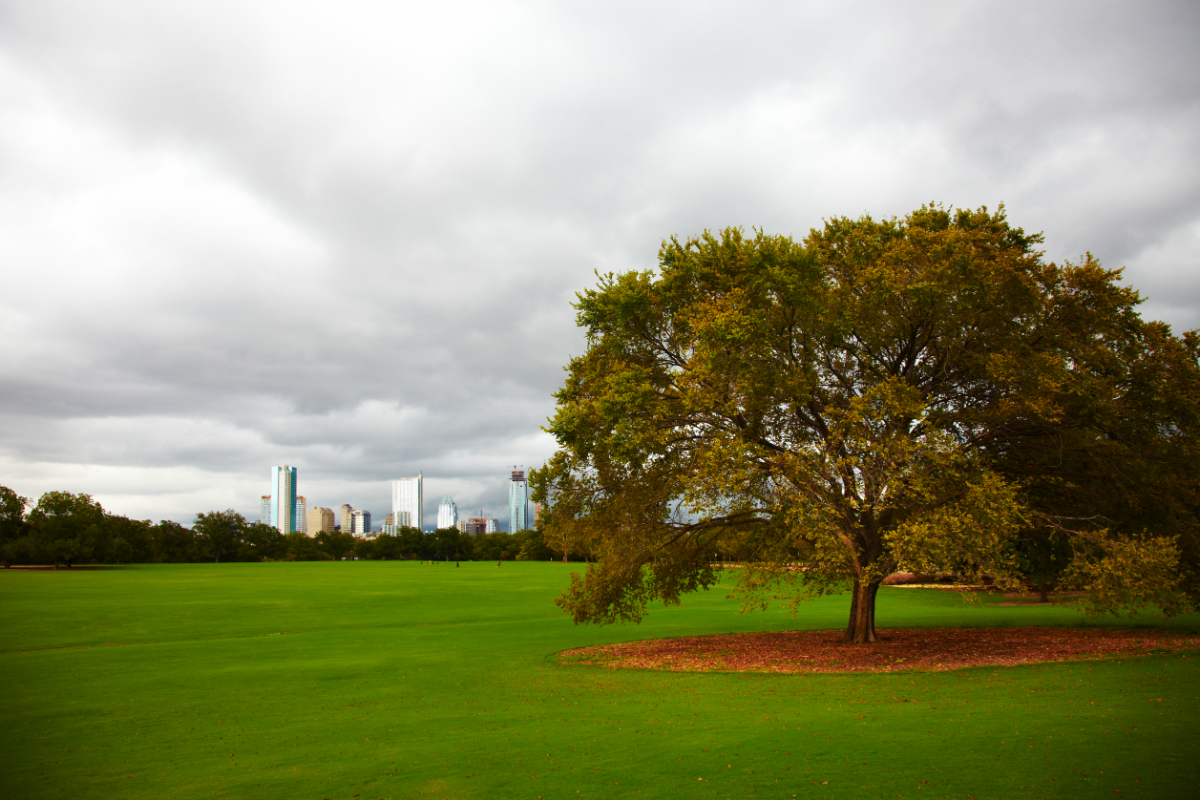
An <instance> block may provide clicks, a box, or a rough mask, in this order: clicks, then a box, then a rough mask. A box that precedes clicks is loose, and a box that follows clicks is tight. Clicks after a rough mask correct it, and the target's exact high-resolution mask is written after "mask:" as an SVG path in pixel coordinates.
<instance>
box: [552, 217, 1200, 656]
mask: <svg viewBox="0 0 1200 800" xmlns="http://www.w3.org/2000/svg"><path fill="white" fill-rule="evenodd" d="M1040 242H1041V236H1040V235H1030V234H1026V233H1025V232H1024V231H1023V230H1021V229H1020V228H1015V227H1012V226H1010V225H1009V224H1008V222H1007V220H1006V218H1005V214H1004V210H1003V208H1001V209H1000V210H999V211H997V212H995V213H992V212H989V211H988V210H987V209H979V210H977V211H970V210H959V211H954V212H949V211H946V210H944V209H942V208H939V207H923V208H921V209H920V210H918V211H916V212H914V213H912V214H910V215H909V216H907V217H906V218H904V219H902V220H896V219H891V220H882V221H877V220H874V219H871V218H870V217H864V218H862V219H857V220H854V219H847V218H835V219H832V220H830V221H828V222H827V223H826V224H825V226H824V228H823V229H821V230H814V231H812V232H811V233H810V235H809V236H808V237H807V238H806V239H805V240H804V242H803V243H797V242H795V241H793V240H791V239H790V238H787V237H780V236H767V235H765V234H763V233H761V232H760V233H757V234H756V235H754V236H751V237H747V236H745V235H744V234H743V233H742V232H741V231H739V230H733V229H730V230H725V231H723V232H721V233H720V234H719V235H712V234H708V233H706V234H705V235H703V236H701V237H698V238H694V239H689V240H687V241H683V242H681V241H679V240H676V239H672V240H671V241H669V242H665V243H664V244H663V246H662V249H661V251H660V254H659V268H658V270H657V271H656V272H651V271H647V272H630V273H626V274H622V275H616V276H614V275H607V276H603V277H602V278H601V279H600V285H599V287H598V288H596V289H592V290H588V291H585V292H584V293H582V294H581V295H580V296H579V302H578V304H577V306H576V307H577V309H578V320H579V324H580V325H581V326H582V327H584V328H585V329H586V331H587V336H588V349H587V352H586V353H584V354H583V355H581V356H579V357H577V358H575V359H573V360H572V361H571V363H570V365H569V368H568V372H569V376H568V378H567V381H566V384H565V385H564V386H563V388H562V389H561V390H560V391H559V392H558V393H557V395H556V397H557V399H558V410H557V413H556V414H555V416H554V418H553V419H552V420H551V424H550V427H549V430H550V432H551V433H553V434H554V436H555V437H556V438H557V440H558V442H559V445H560V449H559V450H558V452H557V453H556V454H555V455H554V456H553V458H552V459H551V460H550V461H549V462H548V463H547V464H546V465H545V467H543V468H542V469H541V470H537V471H536V472H535V473H534V477H533V483H534V499H535V500H536V501H538V502H541V503H543V504H545V505H546V506H547V508H546V509H545V510H544V511H543V530H544V531H545V533H546V538H547V541H548V542H550V543H551V544H552V546H554V545H557V546H560V547H561V546H563V543H571V546H578V545H579V544H580V543H586V546H587V547H589V548H590V549H591V551H592V552H593V553H594V554H595V555H596V556H597V563H596V564H594V565H592V566H591V567H590V568H589V569H588V571H587V572H586V574H585V575H584V577H582V578H579V577H578V576H576V577H573V578H572V583H571V586H570V588H569V589H568V590H567V591H566V592H565V593H564V594H563V596H561V597H560V598H559V601H558V602H559V603H560V605H562V606H563V607H564V608H565V609H566V610H567V611H568V612H569V613H571V614H572V615H573V616H574V618H575V619H576V621H596V622H611V621H615V620H618V619H625V620H636V619H639V618H640V616H641V615H642V614H643V613H644V612H645V609H646V605H647V603H648V602H649V601H651V600H653V599H661V600H664V601H666V602H668V603H672V602H678V600H679V597H680V595H681V594H682V593H684V592H688V591H694V590H696V589H700V588H706V587H708V586H710V585H712V584H713V583H714V582H715V581H716V579H717V571H716V569H715V567H714V566H713V565H712V563H711V562H712V559H713V557H714V555H715V554H716V553H717V552H719V551H730V550H735V551H737V552H739V553H743V554H749V555H750V558H749V563H748V566H747V568H746V569H744V570H741V571H740V572H739V576H740V578H739V582H740V589H741V591H743V592H745V593H746V597H747V599H748V602H750V603H759V602H763V601H765V600H767V599H769V598H770V597H772V596H774V597H780V596H783V597H787V598H788V599H789V600H790V601H792V602H794V601H796V600H798V599H799V598H802V597H804V596H807V595H810V594H814V593H815V594H820V593H825V592H832V591H842V590H843V589H844V588H846V587H849V588H850V589H851V593H852V594H851V603H850V619H849V622H848V625H847V628H846V638H847V639H848V640H850V641H854V642H870V641H874V640H875V597H876V592H877V591H878V588H879V586H880V584H881V582H882V581H883V579H884V577H885V576H886V575H888V574H889V573H890V572H892V571H893V570H896V569H898V568H908V569H913V570H916V571H922V572H929V571H953V572H957V573H959V574H961V575H962V576H964V577H965V578H966V579H968V580H971V579H979V578H981V577H982V575H983V574H984V573H985V572H986V573H988V574H989V575H990V576H992V577H994V578H995V579H997V580H998V581H1000V582H1001V583H1002V584H1004V583H1008V584H1015V582H1016V581H1017V580H1018V579H1019V578H1020V577H1021V575H1022V568H1023V566H1024V567H1028V565H1030V564H1031V563H1035V562H1036V560H1037V559H1036V558H1033V557H1032V556H1034V555H1036V553H1034V551H1035V550H1036V547H1037V546H1038V539H1037V536H1038V535H1039V534H1041V533H1045V532H1047V531H1053V532H1054V534H1055V535H1056V536H1061V537H1067V538H1068V539H1069V540H1070V541H1071V543H1072V548H1071V552H1072V559H1073V561H1072V564H1071V566H1070V574H1071V575H1072V576H1073V579H1074V580H1076V582H1078V583H1081V584H1086V585H1087V586H1088V587H1089V588H1091V589H1092V590H1093V592H1094V595H1095V596H1096V598H1098V599H1097V601H1096V607H1097V608H1099V609H1102V610H1103V609H1111V608H1115V607H1117V606H1120V605H1130V604H1133V605H1136V604H1139V603H1144V602H1153V603H1156V604H1158V605H1159V606H1162V607H1165V608H1166V609H1167V610H1168V611H1171V610H1178V609H1179V608H1181V607H1183V606H1186V605H1188V603H1189V599H1188V598H1186V597H1185V596H1184V594H1182V593H1181V592H1182V590H1183V589H1184V588H1185V587H1184V586H1183V585H1182V582H1181V579H1180V544H1179V542H1178V539H1177V536H1176V534H1178V533H1184V534H1185V538H1186V537H1192V538H1189V539H1188V541H1189V542H1194V534H1195V517H1196V506H1195V505H1194V503H1193V504H1192V505H1191V506H1189V505H1188V502H1187V499H1189V498H1190V499H1191V500H1192V501H1194V499H1195V497H1196V493H1195V479H1194V478H1191V477H1190V476H1192V475H1194V474H1195V470H1194V469H1188V470H1185V471H1184V475H1185V477H1181V476H1180V472H1179V470H1178V467H1179V466H1181V465H1182V464H1183V463H1185V461H1186V459H1187V458H1188V457H1190V455H1194V454H1195V452H1196V447H1195V442H1196V430H1197V425H1196V418H1195V417H1196V399H1197V396H1196V393H1195V386H1196V385H1197V382H1196V375H1197V358H1196V356H1197V348H1196V339H1195V337H1194V336H1191V335H1187V336H1185V337H1184V338H1183V339H1179V338H1176V337H1173V336H1172V335H1171V334H1170V331H1169V329H1168V328H1167V327H1166V326H1164V325H1161V324H1159V323H1146V322H1143V321H1142V320H1141V319H1140V317H1139V316H1138V314H1137V312H1136V309H1135V307H1136V305H1137V303H1138V302H1139V299H1138V296H1137V294H1136V292H1134V291H1133V290H1131V289H1128V288H1125V287H1123V286H1121V285H1120V283H1119V278H1120V272H1119V271H1113V270H1107V269H1104V268H1102V267H1101V266H1100V264H1098V263H1097V262H1096V261H1095V260H1094V259H1093V258H1092V257H1091V256H1090V255H1088V256H1085V257H1084V258H1083V259H1082V261H1081V262H1080V263H1077V264H1071V263H1067V264H1062V265H1057V264H1053V263H1047V262H1045V261H1044V260H1043V258H1042V254H1041V252H1040V251H1039V249H1038V245H1039V244H1040ZM1181 387H1183V388H1181ZM1189 387H1190V388H1189ZM1189 391H1190V392H1191V394H1190V395H1189V394H1188V392H1189ZM1150 462H1153V464H1150ZM1156 478H1157V479H1160V480H1158V481H1157V482H1156ZM1172 481H1174V483H1175V490H1178V492H1179V493H1180V494H1181V496H1182V497H1184V498H1185V499H1184V500H1182V501H1176V502H1174V503H1173V505H1172V506H1171V509H1170V510H1169V511H1167V512H1165V513H1157V512H1156V511H1155V509H1154V508H1152V507H1153V506H1154V505H1155V503H1154V499H1153V497H1154V496H1155V493H1156V492H1157V495H1158V496H1160V497H1161V496H1162V495H1163V494H1164V492H1165V491H1166V492H1169V491H1173V490H1172V489H1171V482H1172ZM1147 483H1148V484H1151V485H1150V486H1147V485H1145V484H1147ZM1185 484H1186V485H1185ZM1097 501H1098V502H1097ZM1173 523H1176V524H1177V525H1176V526H1175V527H1173ZM1180 525H1181V526H1182V527H1179V526H1180ZM1188 526H1191V527H1188ZM1022 542H1024V545H1025V546H1024V547H1023V548H1022V546H1021V543H1022ZM1055 546H1056V547H1057V546H1058V544H1057V542H1056V544H1055ZM1184 549H1185V551H1186V550H1187V544H1186V543H1185V547H1184ZM1192 585H1194V583H1193V584H1192ZM1194 601H1195V598H1194V597H1192V598H1190V602H1192V603H1194Z"/></svg>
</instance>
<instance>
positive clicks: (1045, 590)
mask: <svg viewBox="0 0 1200 800" xmlns="http://www.w3.org/2000/svg"><path fill="white" fill-rule="evenodd" d="M1049 584H1050V581H1048V580H1046V579H1045V578H1042V585H1041V587H1040V590H1041V593H1042V602H1043V603H1049V602H1050V588H1049Z"/></svg>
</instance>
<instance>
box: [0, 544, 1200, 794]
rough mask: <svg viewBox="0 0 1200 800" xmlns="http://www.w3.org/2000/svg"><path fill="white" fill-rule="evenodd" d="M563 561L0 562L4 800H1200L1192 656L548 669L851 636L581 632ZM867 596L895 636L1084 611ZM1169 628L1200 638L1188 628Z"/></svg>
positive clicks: (825, 623) (756, 618)
mask: <svg viewBox="0 0 1200 800" xmlns="http://www.w3.org/2000/svg"><path fill="white" fill-rule="evenodd" d="M566 570H567V567H566V566H564V565H561V564H544V563H522V562H516V563H514V562H506V563H505V564H504V565H503V566H502V567H499V568H497V567H496V565H495V564H494V563H464V564H463V566H462V567H461V568H458V569H456V568H455V567H454V565H453V564H452V563H451V564H439V565H437V566H429V565H426V564H420V563H415V562H414V563H405V562H345V563H342V562H336V563H328V562H317V563H275V564H220V565H170V566H146V567H129V568H121V569H112V570H94V571H70V572H68V571H58V572H29V571H16V570H0V681H2V685H3V688H4V692H3V700H2V702H3V707H2V709H3V710H2V712H0V719H2V722H3V724H2V725H0V761H2V763H0V796H4V797H19V798H25V797H55V798H63V797H89V798H92V797H97V798H103V797H113V798H118V797H119V798H158V797H168V798H174V797H187V798H191V797H196V798H199V797H208V798H211V797H214V796H218V797H253V798H275V797H278V798H325V797H328V798H352V797H362V798H364V799H366V798H409V797H412V798H422V797H424V798H429V797H478V798H483V797H517V798H529V799H530V800H536V798H539V797H540V798H544V800H551V798H573V797H574V798H597V797H631V798H632V797H637V798H642V797H684V798H734V797H745V796H748V795H752V796H759V797H779V798H791V797H793V796H796V797H802V798H803V797H812V798H824V797H838V798H840V797H863V798H879V797H897V796H902V797H907V798H912V797H926V798H928V797H953V798H969V797H974V798H997V797H1030V798H1057V797H1101V796H1105V797H1108V796H1113V795H1114V794H1115V793H1116V792H1119V793H1120V794H1122V795H1127V796H1128V795H1132V796H1140V797H1152V798H1162V797H1180V798H1190V797H1194V796H1197V794H1198V793H1200V747H1198V745H1200V653H1197V652H1190V653H1185V654H1176V655H1152V656H1142V657H1136V658H1128V659H1106V660H1096V661H1087V662H1073V663H1060V664H1045V665H1034V666H1024V667H1008V668H995V667H992V668H977V669H968V670H962V671H956V672H941V673H914V672H908V673H903V672H902V673H892V674H854V675H757V674H736V673H720V672H714V673H704V674H689V673H683V674H680V673H668V672H654V671H637V670H631V671H619V670H617V671H614V670H609V669H605V668H603V667H589V666H567V665H562V664H559V663H558V661H557V660H556V658H555V653H557V652H559V651H561V650H564V649H567V648H574V647H582V646H586V645H592V644H599V643H605V642H616V641H627V640H632V639H642V638H649V637H662V636H678V635H686V634H698V633H721V632H732V631H771V630H786V629H789V628H808V629H820V628H833V627H841V625H842V624H843V623H844V618H845V616H846V613H847V606H848V599H847V598H845V597H841V598H827V599H823V600H820V601H816V602H812V603H809V604H806V605H804V606H802V607H801V615H800V616H799V617H797V618H795V619H793V618H791V617H789V616H787V615H786V614H784V613H781V612H767V613H755V614H751V615H747V616H739V615H738V614H737V613H736V612H737V606H736V605H734V604H733V603H732V602H731V601H729V600H726V599H724V592H720V591H713V592H708V593H705V594H701V595H697V596H693V597H690V598H688V600H687V602H686V603H685V604H684V606H683V607H680V608H673V609H666V610H662V609H656V610H655V611H654V612H653V613H652V614H651V616H650V617H649V618H648V619H647V620H646V621H644V622H643V623H642V624H641V625H640V626H620V627H608V628H594V627H576V626H573V625H572V624H571V622H570V620H569V619H567V618H565V617H563V616H562V615H561V614H560V612H559V611H558V609H557V608H556V607H555V606H554V605H553V604H552V603H551V600H552V598H553V597H554V596H555V595H556V594H557V592H558V591H559V590H560V589H561V588H562V587H563V586H564V585H565V583H566ZM1000 600H1001V598H997V599H996V601H991V600H989V601H987V602H985V603H984V604H982V605H979V604H975V605H966V604H964V603H963V601H962V600H961V599H960V598H959V597H958V596H957V595H956V594H954V593H950V592H941V591H937V590H932V589H931V590H922V589H888V588H885V589H884V590H882V591H881V593H880V600H879V620H880V626H881V631H883V632H885V633H886V628H887V627H888V626H907V627H920V626H945V625H966V626H995V625H1030V624H1051V625H1055V624H1074V623H1077V622H1079V621H1080V616H1079V615H1078V613H1077V612H1075V611H1073V610H1072V609H1071V608H1069V607H1065V606H1052V607H1033V606H1011V605H1000V604H999V601H1000ZM1169 627H1172V628H1175V629H1179V630H1188V631H1193V632H1194V631H1200V619H1198V618H1196V617H1191V618H1188V619H1186V620H1177V621H1175V622H1173V623H1171V624H1170V625H1169Z"/></svg>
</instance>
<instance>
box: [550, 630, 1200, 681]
mask: <svg viewBox="0 0 1200 800" xmlns="http://www.w3.org/2000/svg"><path fill="white" fill-rule="evenodd" d="M878 635H879V641H878V642H876V643H875V644H870V645H856V644H846V643H845V642H843V641H842V640H841V639H842V632H841V631H784V632H780V633H743V634H720V635H716V636H686V637H683V638H679V639H650V640H646V641H640V642H624V643H621V644H609V645H600V646H598V647H583V648H578V649H575V650H566V651H564V652H562V653H560V654H559V660H560V661H562V662H564V663H570V664H599V665H602V666H606V667H614V668H617V667H621V668H633V669H660V670H674V671H681V672H708V671H711V670H722V671H733V672H896V671H900V670H930V671H942V670H952V669H961V668H963V667H977V666H1011V665H1014V664H1035V663H1039V662H1046V661H1064V660H1068V659H1080V658H1100V657H1103V656H1114V655H1144V654H1146V653H1156V652H1177V651H1180V650H1194V649H1200V636H1195V635H1189V634H1178V633H1171V632H1165V631H1144V630H1111V629H1100V630H1097V629H1079V628H1043V627H1019V628H889V629H887V630H883V631H880V632H879V634H878Z"/></svg>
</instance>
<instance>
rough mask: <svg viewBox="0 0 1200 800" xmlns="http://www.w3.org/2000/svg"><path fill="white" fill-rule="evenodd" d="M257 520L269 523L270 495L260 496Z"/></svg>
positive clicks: (265, 523) (264, 523)
mask: <svg viewBox="0 0 1200 800" xmlns="http://www.w3.org/2000/svg"><path fill="white" fill-rule="evenodd" d="M258 521H259V522H261V523H262V524H263V525H270V524H272V523H271V495H269V494H264V495H263V496H262V510H261V511H259V512H258Z"/></svg>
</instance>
